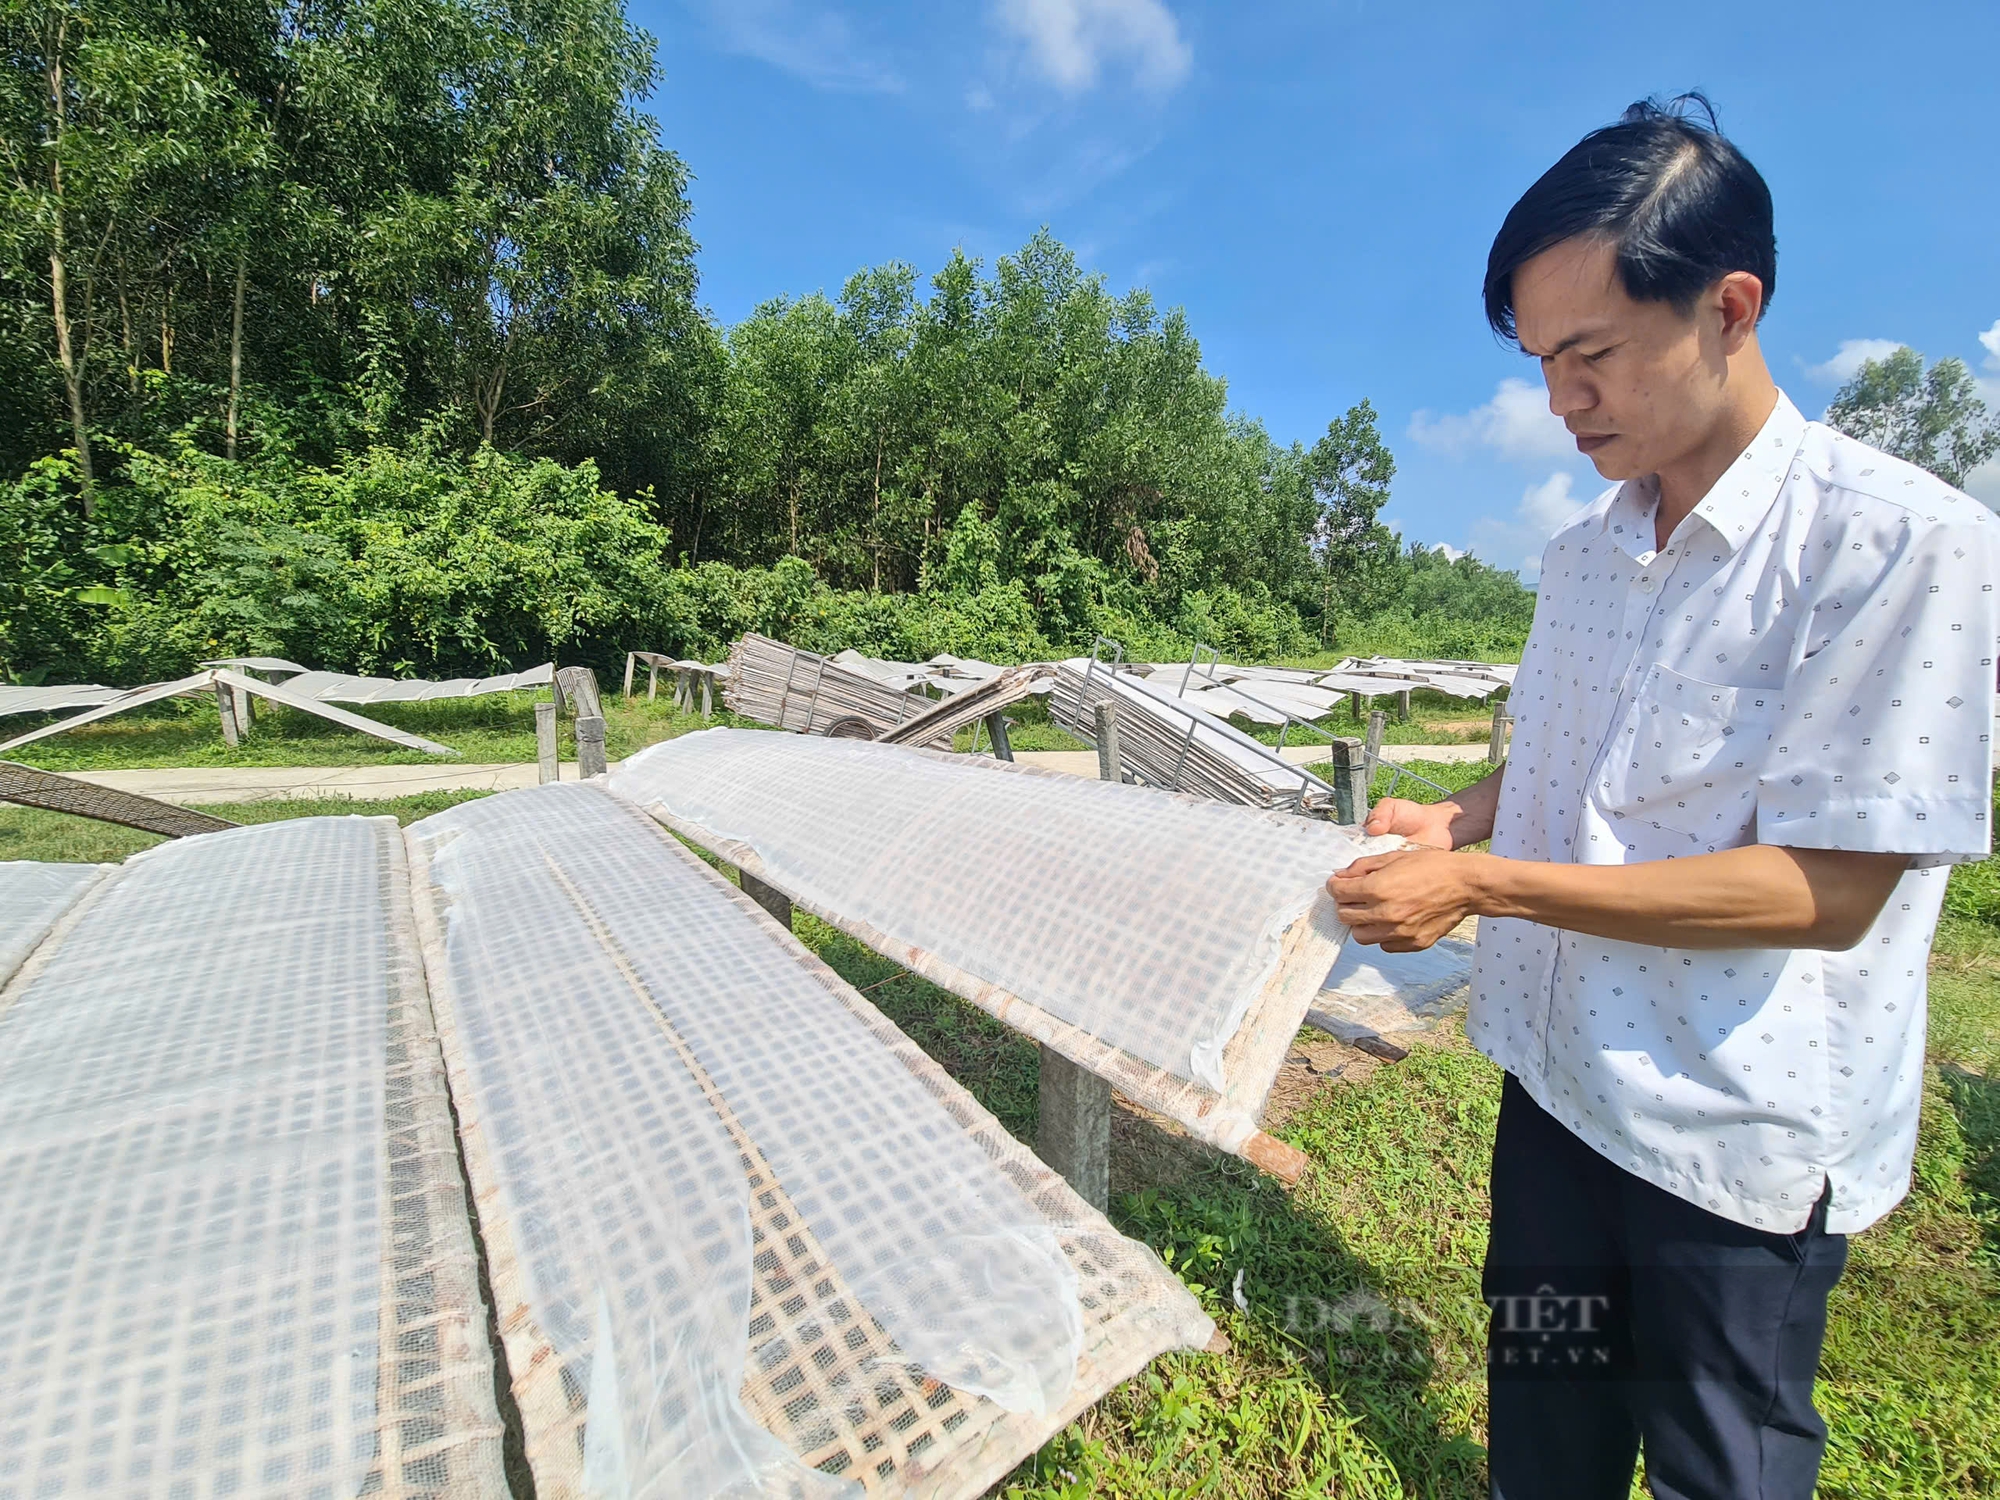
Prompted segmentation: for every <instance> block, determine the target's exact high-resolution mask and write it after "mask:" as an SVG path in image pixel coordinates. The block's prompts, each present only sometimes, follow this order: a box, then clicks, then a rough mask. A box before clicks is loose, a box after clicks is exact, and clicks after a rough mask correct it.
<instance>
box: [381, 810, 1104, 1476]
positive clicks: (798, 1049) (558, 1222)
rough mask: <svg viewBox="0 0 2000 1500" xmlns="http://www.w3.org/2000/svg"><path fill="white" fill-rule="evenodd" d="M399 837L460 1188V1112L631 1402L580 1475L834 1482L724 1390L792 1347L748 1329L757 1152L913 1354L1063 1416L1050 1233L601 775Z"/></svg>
mask: <svg viewBox="0 0 2000 1500" xmlns="http://www.w3.org/2000/svg"><path fill="white" fill-rule="evenodd" d="M410 832H411V838H412V841H413V845H414V846H415V847H416V848H418V849H419V850H420V851H423V852H424V853H426V854H427V855H428V858H429V863H430V871H431V879H432V882H433V884H434V888H435V891H436V893H437V895H438V897H439V908H440V917H441V929H442V933H441V936H442V948H443V952H442V955H441V956H442V961H443V964H444V967H445V970H446V972H447V973H448V975H449V983H448V985H447V984H443V983H439V982H438V980H437V979H436V978H435V977H434V979H433V990H434V992H435V993H437V994H438V996H439V1006H440V1017H441V1020H442V1021H443V1023H444V1025H445V1029H446V1045H447V1053H448V1056H449V1057H450V1059H451V1062H452V1066H453V1068H454V1070H455V1071H456V1070H458V1069H459V1068H461V1067H462V1068H463V1075H464V1076H463V1077H462V1078H460V1079H459V1080H458V1081H457V1082H456V1084H455V1093H456V1095H457V1097H458V1104H459V1109H460V1115H461V1122H462V1124H463V1125H464V1127H465V1129H466V1131H467V1138H468V1147H469V1149H468V1161H469V1163H470V1164H471V1166H472V1171H473V1175H474V1183H475V1187H476V1188H477V1189H478V1190H479V1192H480V1195H481V1197H482V1200H484V1198H485V1194H486V1185H485V1184H483V1183H481V1181H480V1177H481V1175H482V1167H481V1164H480V1158H478V1157H474V1156H473V1155H472V1153H471V1151H470V1144H471V1140H472V1132H473V1130H474V1129H475V1128H476V1129H477V1131H478V1133H479V1135H480V1136H481V1137H482V1138H483V1140H484V1142H485V1147H484V1150H483V1151H482V1153H481V1155H482V1156H483V1158H484V1160H485V1161H486V1163H487V1164H488V1169H490V1171H491V1172H492V1173H493V1175H494V1177H495V1178H496V1182H495V1184H494V1186H495V1187H496V1188H497V1202H498V1203H499V1204H500V1205H501V1218H503V1219H504V1221H505V1223H506V1224H507V1225H509V1226H511V1231H512V1233H513V1235H514V1237H515V1238H516V1240H517V1241H518V1243H519V1246H520V1271H521V1275H522V1279H523V1281H524V1283H525V1286H526V1289H527V1291H526V1300H527V1306H528V1310H529V1312H530V1314H531V1315H532V1317H533V1318H534V1320H535V1321H536V1322H537V1323H538V1324H539V1325H540V1328H541V1330H542V1332H543V1334H544V1335H545V1336H546V1338H547V1341H548V1343H549V1344H550V1345H551V1346H552V1347H553V1349H554V1351H555V1352H556V1354H557V1355H558V1356H560V1357H562V1358H563V1359H564V1360H565V1361H567V1362H569V1363H570V1364H571V1365H572V1367H573V1368H575V1369H576V1370H577V1371H578V1372H579V1373H578V1374H577V1375H576V1376H575V1377H574V1378H573V1380H572V1381H571V1384H572V1386H574V1387H576V1388H578V1389H580V1390H582V1391H584V1392H585V1393H586V1394H585V1399H586V1400H587V1403H588V1406H589V1408H590V1409H591V1410H592V1411H593V1412H598V1411H601V1409H602V1406H603V1404H604V1403H606V1402H608V1401H615V1402H616V1404H617V1409H618V1411H619V1413H620V1421H619V1422H618V1423H616V1424H612V1423H606V1422H603V1421H601V1420H595V1419H593V1420H591V1421H590V1422H589V1423H588V1425H587V1429H586V1435H585V1438H584V1451H583V1463H584V1469H585V1473H586V1475H587V1476H597V1477H598V1478H599V1479H601V1480H604V1481H605V1482H609V1481H610V1476H613V1475H616V1476H619V1480H620V1481H621V1482H619V1483H617V1484H614V1485H613V1486H612V1487H613V1488H614V1489H615V1490H616V1491H617V1492H618V1493H630V1494H633V1495H641V1494H644V1495H661V1496H666V1495H674V1496H682V1495H685V1496H698V1495H719V1494H725V1493H732V1492H734V1490H735V1489H736V1487H739V1486H740V1487H743V1488H744V1489H745V1490H746V1491H747V1490H748V1488H749V1487H752V1486H758V1485H762V1486H765V1487H767V1488H768V1489H770V1491H771V1492H773V1493H806V1494H810V1493H818V1492H821V1491H825V1492H832V1490H833V1489H834V1488H835V1484H834V1481H832V1480H831V1479H829V1478H828V1477H827V1476H826V1475H823V1474H817V1473H814V1472H813V1471H811V1470H808V1469H805V1468H803V1467H801V1466H800V1465H799V1464H798V1463H797V1461H796V1460H795V1459H794V1458H793V1456H792V1455H791V1453H790V1452H789V1450H787V1449H786V1448H785V1447H783V1446H782V1445H780V1444H778V1443H777V1442H775V1441H774V1440H773V1439H772V1438H771V1436H770V1435H769V1434H768V1433H767V1432H765V1431H764V1430H763V1429H762V1428H761V1427H759V1426H758V1425H756V1424H755V1423H754V1422H753V1421H752V1420H751V1419H750V1418H749V1417H748V1415H747V1414H746V1413H745V1412H744V1410H743V1409H742V1407H741V1405H740V1403H739V1401H738V1391H739V1388H740V1387H741V1386H742V1384H743V1381H744V1377H745V1371H746V1368H747V1367H754V1368H758V1369H762V1368H765V1367H768V1366H770V1365H771V1364H772V1363H773V1361H774V1360H775V1359H782V1357H783V1351H782V1350H775V1351H774V1350H772V1349H770V1348H767V1347H764V1345H763V1341H760V1340H758V1339H756V1338H753V1337H752V1336H751V1333H750V1328H749V1325H750V1301H751V1279H752V1259H753V1257H752V1252H751V1240H750V1234H751V1230H750V1222H749V1220H750V1205H749V1198H750V1189H749V1186H748V1181H747V1178H746V1171H749V1170H751V1169H752V1164H753V1163H755V1164H757V1165H756V1168H755V1170H757V1171H760V1172H761V1171H764V1170H766V1169H768V1172H769V1174H771V1175H773V1176H775V1178H776V1181H777V1183H778V1184H779V1185H781V1186H782V1189H783V1190H784V1192H785V1193H786V1194H788V1196H789V1199H790V1203H791V1206H792V1209H793V1211H794V1212H795V1214H796V1217H797V1223H798V1229H799V1231H801V1232H803V1233H805V1234H807V1235H809V1236H810V1237H811V1238H812V1239H813V1240H815V1241H816V1242H817V1246H818V1249H819V1252H820V1254H821V1256H822V1257H823V1260H824V1263H825V1264H826V1266H827V1267H828V1268H829V1269H830V1271H831V1273H832V1274H833V1275H834V1276H835V1277H837V1278H838V1279H839V1281H840V1282H841V1283H843V1284H844V1286H845V1289H846V1292H847V1294H848V1295H849V1297H851V1298H852V1300H853V1301H854V1302H857V1303H859V1304H860V1305H861V1307H862V1308H863V1309H865V1312H866V1314H867V1315H869V1316H872V1318H873V1319H874V1320H876V1321H877V1322H878V1323H879V1324H880V1325H881V1327H882V1328H883V1329H884V1330H885V1331H886V1332H887V1334H888V1335H889V1337H891V1338H892V1339H893V1340H894V1342H895V1346H896V1349H897V1351H898V1352H899V1353H900V1355H901V1356H902V1357H903V1358H905V1359H908V1360H910V1361H912V1362H915V1363H917V1364H920V1365H921V1366H923V1367H924V1369H925V1370H926V1371H927V1373H928V1374H929V1375H930V1376H932V1377H934V1378H935V1379H937V1380H941V1381H943V1382H945V1383H947V1384H948V1385H950V1386H952V1387H954V1388H956V1389H957V1390H959V1391H963V1392H966V1393H969V1394H973V1395H983V1396H985V1397H987V1398H989V1399H990V1400H991V1401H993V1402H994V1403H996V1404H997V1405H998V1406H1000V1407H1001V1408H1003V1409H1007V1410H1019V1411H1029V1412H1034V1413H1049V1412H1053V1411H1054V1410H1055V1409H1056V1408H1058V1407H1059V1406H1060V1405H1061V1404H1062V1402H1063V1400H1064V1398H1065V1397H1066V1395H1067V1394H1068V1392H1069V1389H1070V1385H1071V1380H1072V1376H1073V1373H1074V1368H1075V1363H1076V1358H1077V1351H1078V1345H1079V1342H1080V1340H1081V1337H1082V1326H1081V1316H1082V1315H1081V1311H1080V1307H1079V1302H1078V1292H1077V1279H1076V1276H1075V1274H1074V1272H1073V1271H1072V1270H1071V1268H1070V1265H1069V1263H1068V1261H1067V1260H1066V1258H1065V1256H1064V1254H1063V1252H1062V1250H1061V1248H1060V1247H1059V1245H1058V1243H1057V1236H1056V1228H1055V1226H1053V1225H1052V1224H1051V1223H1050V1222H1049V1221H1048V1219H1047V1218H1046V1217H1044V1215H1043V1213H1042V1212H1040V1211H1038V1209H1037V1208H1036V1207H1035V1206H1034V1205H1033V1204H1031V1203H1030V1202H1029V1201H1028V1200H1027V1199H1026V1198H1025V1197H1024V1196H1023V1195H1022V1193H1021V1192H1020V1191H1019V1190H1017V1188H1016V1187H1015V1186H1014V1185H1013V1184H1012V1183H1011V1182H1010V1181H1009V1179H1008V1178H1007V1176H1006V1175H1004V1174H1003V1173H1001V1172H1000V1171H997V1170H996V1169H995V1166H994V1163H993V1162H992V1160H991V1159H990V1158H989V1156H988V1154H987V1153H986V1151H985V1150H983V1149H982V1147H981V1145H980V1144H979V1143H978V1142H976V1141H975V1140H973V1139H972V1138H971V1137H970V1136H969V1135H968V1134H967V1133H966V1132H965V1131H964V1130H963V1129H962V1128H961V1127H960V1126H959V1125H958V1124H957V1123H956V1122H955V1121H954V1120H953V1118H952V1117H951V1115H950V1114H948V1113H947V1111H946V1110H945V1109H944V1108H943V1107H942V1106H941V1105H940V1103H939V1101H938V1100H937V1099H936V1098H935V1097H933V1094H932V1093H931V1092H930V1091H929V1090H927V1088H926V1087H925V1086H924V1085H923V1084H922V1083H920V1082H919V1081H918V1079H917V1078H915V1077H913V1076H912V1074H911V1072H910V1071H909V1070H908V1069H907V1068H906V1067H905V1066H904V1065H903V1064H902V1063H901V1062H900V1061H898V1059H897V1058H896V1056H895V1055H894V1054H893V1053H891V1052H890V1051H888V1050H886V1049H885V1048H884V1047H883V1046H882V1045H881V1042H880V1040H879V1039H878V1038H877V1037H876V1036H875V1035H873V1034H871V1032H870V1030H869V1029H868V1028H867V1027H866V1026H865V1025H864V1024H863V1023H862V1022H861V1021H860V1020H859V1019H858V1018H857V1017H856V1015H855V1014H854V1012H853V1011H851V1010H850V1009H849V1008H848V1007H847V1006H846V1005H844V1004H843V1003H842V1002H841V1001H840V1000H839V999H838V998H836V996H835V995H834V994H832V993H831V992H830V991H829V989H828V987H827V983H826V982H825V981H824V980H822V979H821V978H820V977H818V976H817V975H816V974H815V973H813V972H812V971H811V970H810V969H809V968H808V967H806V966H804V965H802V964H801V962H800V961H799V959H798V958H797V957H796V956H794V954H793V953H792V952H790V951H788V950H787V948H786V947H785V946H783V945H782V944H781V942H780V941H779V940H778V939H777V938H776V937H775V936H774V935H773V934H772V933H771V932H770V931H769V930H768V929H766V928H764V927H763V926H761V925H760V922H759V919H758V918H757V917H756V916H754V915H753V914H752V913H751V912H749V911H746V910H744V909H743V908H742V907H740V906H739V905H737V904H736V903H735V902H734V901H732V900H731V899H730V897H729V894H728V893H727V892H726V891H722V890H718V889H717V888H716V886H715V884H714V883H713V880H712V878H711V877H710V876H709V875H708V874H707V873H706V872H704V871H703V870H701V869H700V868H699V867H698V866H696V865H694V864H693V863H692V856H689V855H687V854H686V853H685V852H684V851H681V850H679V849H678V848H677V847H676V846H674V845H673V844H672V842H671V839H670V836H669V835H667V834H666V833H665V832H664V831H663V830H661V829H660V828H658V827H657V825H655V824H653V823H652V822H650V821H649V820H648V819H646V818H645V817H644V816H643V815H641V814H640V813H639V812H638V811H637V809H635V808H633V807H631V806H630V805H628V804H626V803H623V802H621V801H619V800H618V799H616V798H615V797H612V796H610V795H609V794H607V793H605V792H604V791H602V790H600V789H598V788H596V787H589V786H548V787H542V788H538V789H536V790H534V791H531V792H517V793H512V794H510V795H508V796H505V797H500V798H494V799H492V800H490V801H482V802H479V803H475V804H471V805H468V806H465V807H462V808H456V809H453V810H451V811H450V812H446V813H442V814H439V815H437V816H436V817H433V818H429V819H426V820H425V821H424V822H422V823H419V824H417V825H415V826H414V827H413V828H412V829H411V831H410ZM438 958H439V955H436V954H433V963H436V962H437V961H438ZM836 983H837V981H836ZM447 994H448V996H449V998H448V999H447V998H446V996H447ZM454 1032H456V1033H457V1035H456V1038H455V1039H454V1036H453V1033H454ZM493 1238H494V1230H493V1229H492V1228H489V1230H488V1241H489V1245H491V1244H492V1242H493ZM499 1265H500V1257H499V1254H498V1252H497V1251H496V1252H495V1266H496V1272H495V1275H496V1288H497V1286H498V1283H499V1280H500V1274H501V1273H500V1270H499ZM500 1295H501V1297H502V1300H503V1302H504V1301H505V1293H504V1292H502V1293H500ZM746 1359H747V1361H748V1366H746ZM515 1364H516V1374H517V1385H518V1383H519V1376H520V1373H521V1372H520V1368H519V1361H518V1360H517V1361H516V1362H515ZM530 1405H531V1403H530V1402H529V1401H527V1400H525V1399H524V1401H523V1407H524V1413H526V1412H527V1410H528V1408H529V1406H530ZM527 1420H528V1423H529V1426H530V1433H529V1445H530V1456H531V1458H533V1457H535V1456H536V1454H535V1434H534V1431H533V1428H534V1425H535V1421H534V1418H533V1416H532V1415H528V1417H527ZM538 1471H539V1464H538ZM838 1488H839V1489H842V1490H844V1489H846V1488H847V1486H846V1485H845V1484H844V1483H842V1484H840V1485H839V1486H838Z"/></svg>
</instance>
